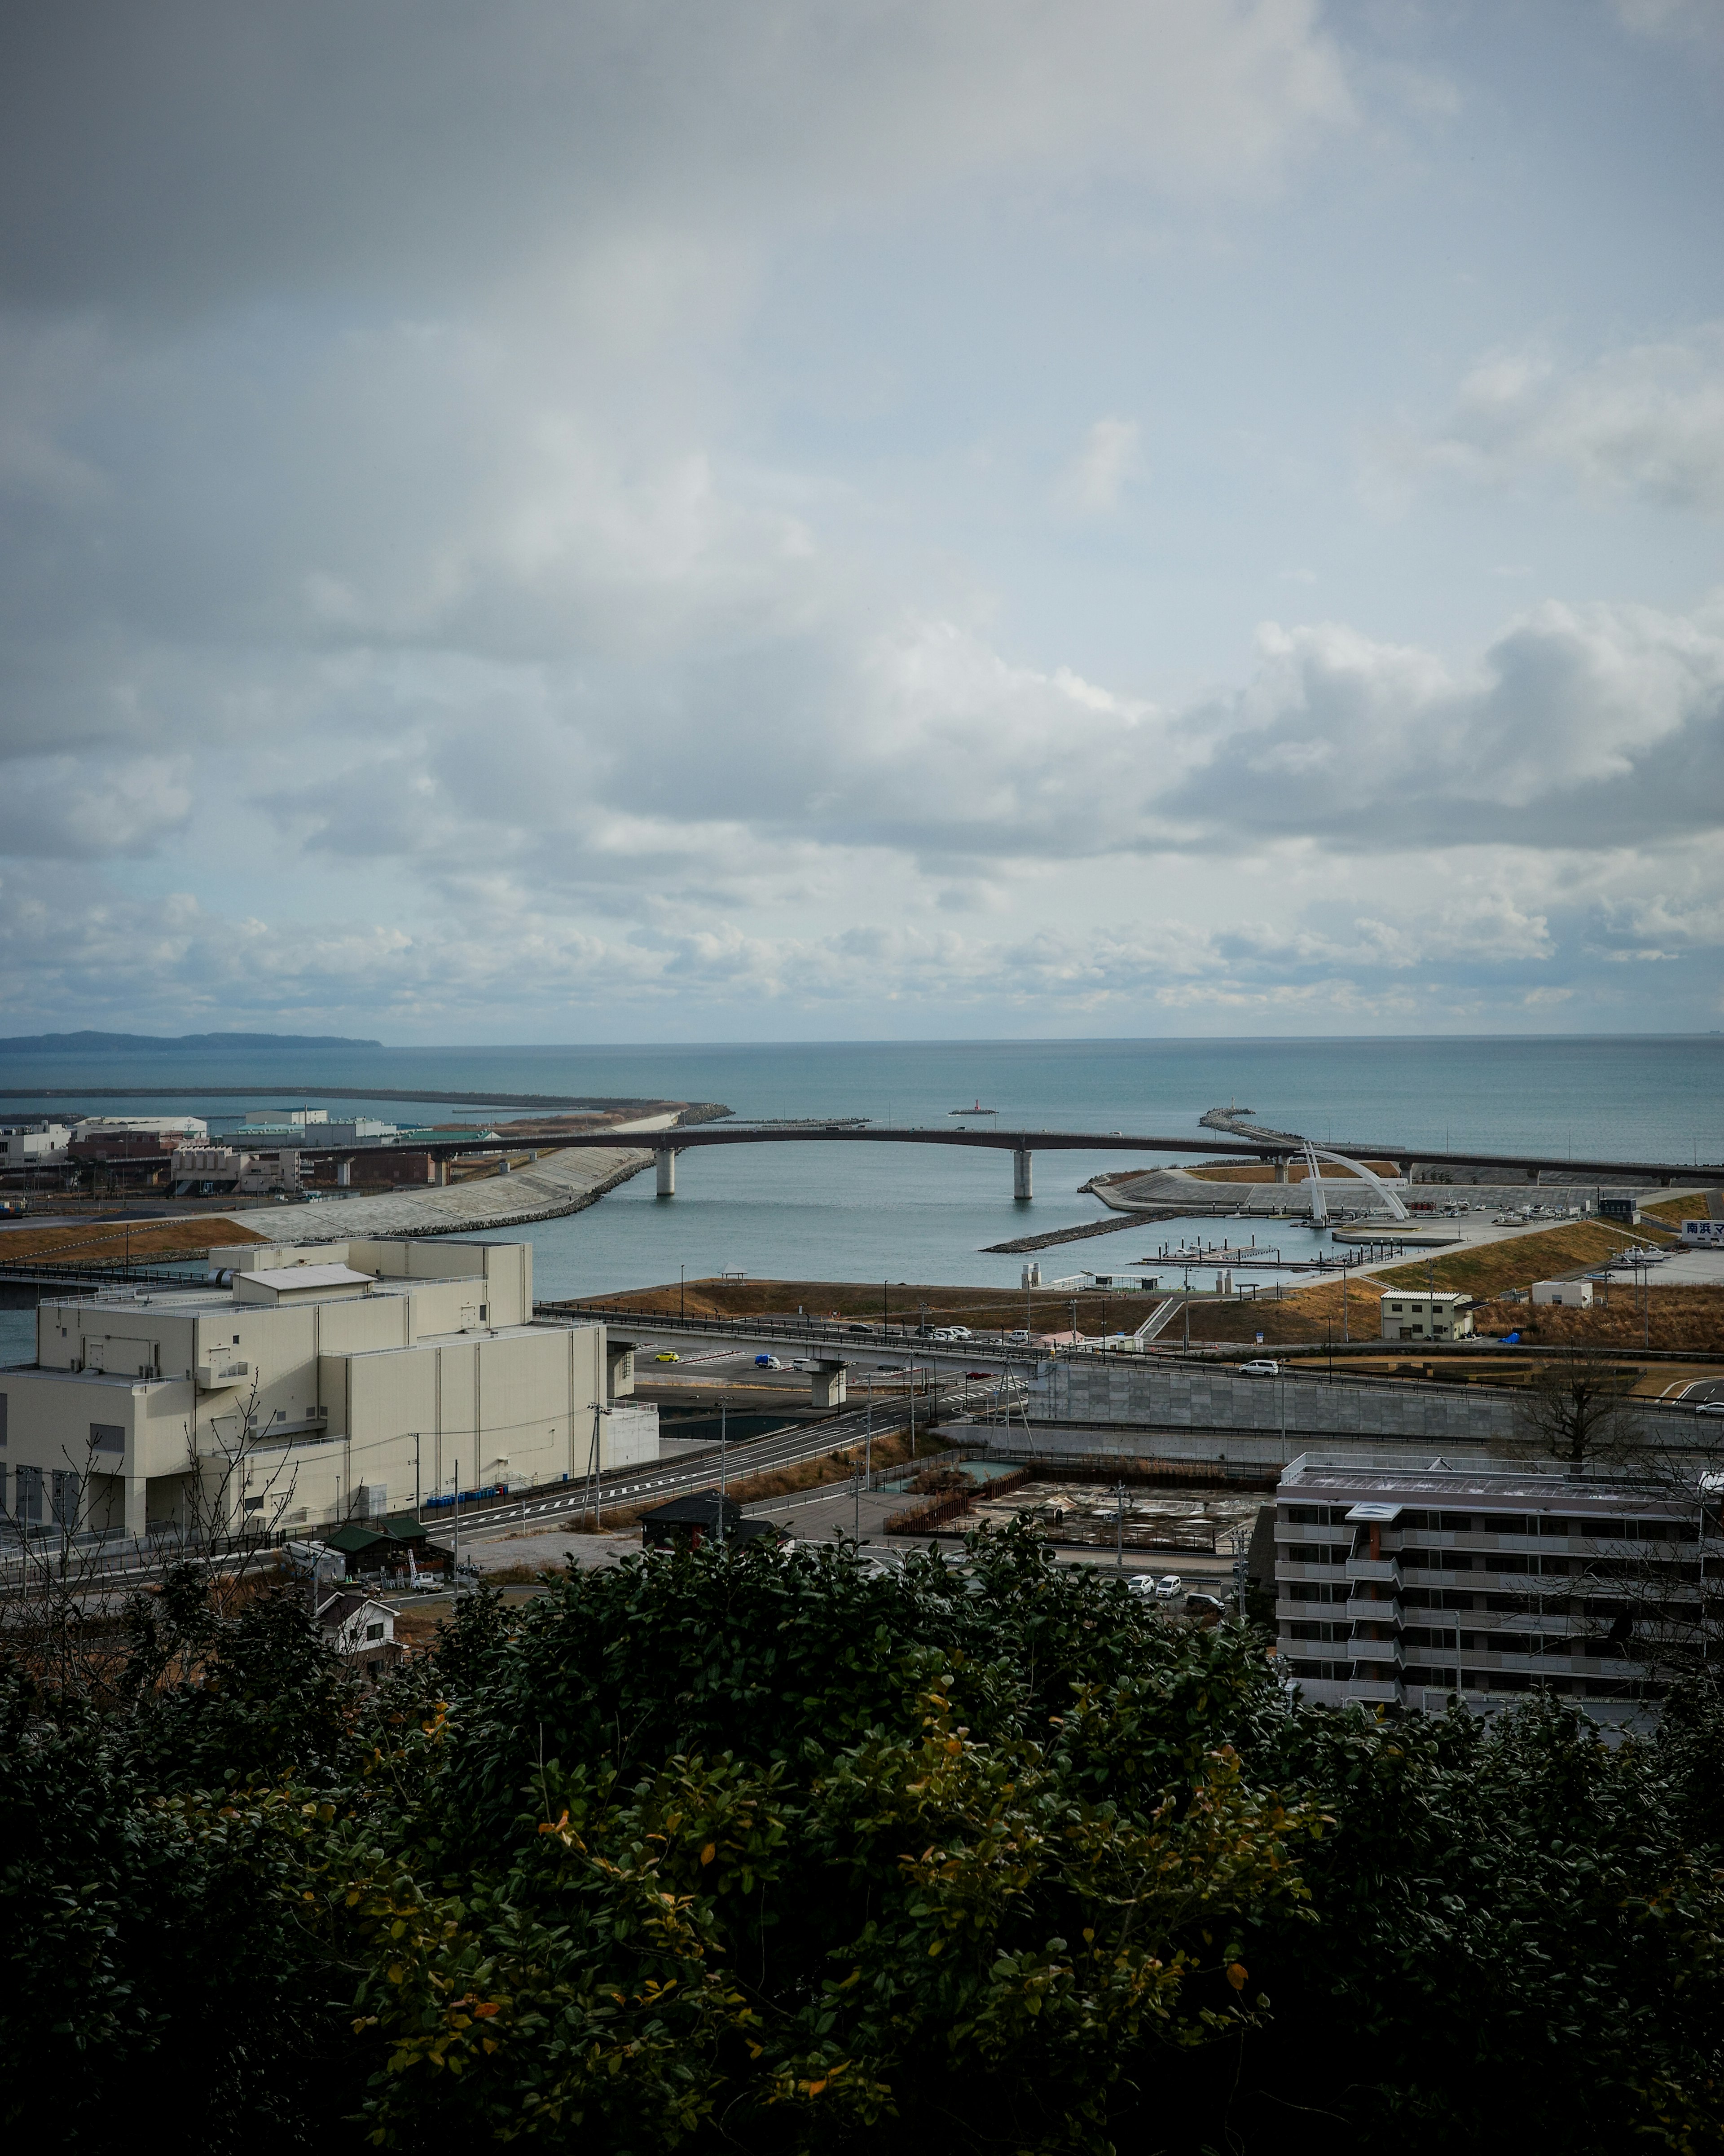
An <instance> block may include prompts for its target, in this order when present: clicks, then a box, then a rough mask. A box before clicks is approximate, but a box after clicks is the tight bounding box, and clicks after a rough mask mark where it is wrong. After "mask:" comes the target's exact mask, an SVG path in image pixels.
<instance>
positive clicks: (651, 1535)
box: [640, 1490, 780, 1549]
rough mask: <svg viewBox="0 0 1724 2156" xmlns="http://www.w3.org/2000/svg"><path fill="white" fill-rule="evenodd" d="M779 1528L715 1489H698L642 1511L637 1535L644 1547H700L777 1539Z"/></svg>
mask: <svg viewBox="0 0 1724 2156" xmlns="http://www.w3.org/2000/svg"><path fill="white" fill-rule="evenodd" d="M779 1538H780V1530H779V1529H778V1528H777V1527H774V1526H773V1524H772V1522H771V1521H770V1520H751V1519H750V1518H749V1517H748V1516H747V1513H745V1512H744V1511H743V1510H742V1507H741V1506H740V1505H739V1504H737V1503H736V1502H735V1501H734V1500H732V1499H731V1498H729V1497H721V1496H720V1495H719V1494H718V1492H717V1491H716V1490H697V1491H693V1492H692V1493H691V1494H690V1496H686V1497H673V1498H672V1499H671V1500H670V1503H669V1504H668V1505H659V1506H657V1507H654V1510H653V1511H652V1512H644V1513H643V1514H642V1515H641V1521H640V1539H641V1543H642V1546H643V1548H646V1549H699V1548H701V1547H702V1545H703V1544H706V1543H717V1542H720V1541H723V1542H726V1543H752V1542H760V1541H763V1540H771V1541H774V1542H776V1541H777V1540H778V1539H779Z"/></svg>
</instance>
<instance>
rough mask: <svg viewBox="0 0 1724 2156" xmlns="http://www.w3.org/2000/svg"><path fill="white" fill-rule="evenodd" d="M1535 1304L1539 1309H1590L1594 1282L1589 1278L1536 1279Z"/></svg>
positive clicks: (1534, 1289)
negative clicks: (1565, 1279) (1564, 1279)
mask: <svg viewBox="0 0 1724 2156" xmlns="http://www.w3.org/2000/svg"><path fill="white" fill-rule="evenodd" d="M1531 1293H1532V1302H1533V1306H1534V1308H1535V1309H1539V1310H1590V1309H1591V1308H1592V1306H1593V1283H1592V1282H1591V1281H1589V1280H1567V1281H1562V1280H1559V1281H1533V1283H1532V1290H1531Z"/></svg>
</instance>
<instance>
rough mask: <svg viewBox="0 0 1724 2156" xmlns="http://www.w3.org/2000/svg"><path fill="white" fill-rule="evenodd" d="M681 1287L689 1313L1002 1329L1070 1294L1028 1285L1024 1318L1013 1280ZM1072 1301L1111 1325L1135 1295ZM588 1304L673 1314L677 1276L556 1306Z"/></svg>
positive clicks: (1088, 1318) (1041, 1316)
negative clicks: (1009, 1284)
mask: <svg viewBox="0 0 1724 2156" xmlns="http://www.w3.org/2000/svg"><path fill="white" fill-rule="evenodd" d="M1146 1232H1147V1231H1146ZM682 1293H683V1297H684V1300H683V1301H682V1304H681V1307H682V1308H683V1309H684V1310H685V1311H686V1312H687V1314H688V1315H689V1316H690V1317H790V1318H794V1317H795V1316H796V1314H797V1312H798V1311H805V1312H807V1314H808V1316H809V1317H815V1318H819V1319H822V1320H824V1321H827V1322H829V1321H830V1320H831V1319H833V1318H834V1317H836V1318H839V1319H841V1320H844V1321H848V1322H851V1323H857V1324H870V1325H878V1324H879V1323H880V1322H881V1318H882V1316H883V1315H884V1316H885V1318H886V1319H887V1321H888V1322H890V1324H891V1325H893V1326H894V1327H897V1326H903V1325H907V1326H912V1327H913V1326H916V1325H918V1324H921V1322H923V1318H922V1313H923V1312H926V1322H927V1323H928V1324H930V1325H968V1326H971V1327H973V1328H975V1329H976V1330H977V1331H978V1332H979V1331H981V1330H983V1329H984V1328H986V1329H987V1330H988V1331H990V1332H993V1331H995V1330H998V1329H999V1328H1001V1327H1004V1328H1005V1329H1007V1330H1008V1331H1009V1330H1011V1329H1012V1328H1013V1327H1018V1326H1022V1325H1024V1324H1026V1323H1027V1324H1029V1325H1030V1326H1032V1327H1034V1329H1035V1330H1036V1331H1037V1332H1056V1331H1063V1330H1064V1329H1065V1327H1068V1326H1070V1323H1071V1306H1072V1302H1073V1300H1074V1298H1073V1297H1072V1296H1070V1295H1067V1294H1060V1295H1051V1294H1049V1292H1048V1291H1046V1290H1039V1291H1034V1293H1033V1294H1032V1296H1031V1297H1030V1298H1029V1313H1030V1314H1029V1317H1028V1318H1027V1319H1026V1317H1025V1316H1024V1311H1025V1303H1026V1298H1025V1296H1024V1291H1023V1290H1022V1289H1021V1288H1014V1287H1013V1288H1005V1287H951V1286H945V1287H925V1286H918V1285H916V1283H914V1282H911V1281H892V1282H890V1285H883V1284H882V1283H881V1282H880V1281H771V1280H751V1281H726V1280H698V1281H688V1282H687V1283H686V1284H685V1287H684V1289H683V1291H682ZM1075 1300H1076V1302H1077V1306H1078V1323H1079V1325H1080V1327H1083V1328H1085V1329H1086V1330H1090V1331H1093V1332H1100V1331H1101V1326H1102V1322H1103V1317H1104V1314H1105V1315H1106V1320H1107V1322H1109V1323H1110V1324H1112V1325H1115V1326H1119V1325H1123V1324H1124V1323H1126V1320H1127V1319H1128V1318H1130V1317H1131V1311H1132V1309H1133V1307H1134V1306H1136V1305H1137V1297H1136V1296H1133V1295H1130V1294H1127V1295H1122V1296H1121V1295H1104V1294H1103V1293H1101V1291H1099V1290H1095V1289H1090V1290H1086V1291H1084V1292H1083V1293H1081V1294H1080V1295H1078V1296H1076V1298H1075ZM595 1305H603V1306H608V1307H610V1308H612V1309H616V1308H619V1307H620V1308H622V1309H624V1310H639V1311H642V1312H652V1313H655V1314H657V1315H658V1316H659V1317H675V1315H676V1312H677V1309H678V1288H677V1283H676V1282H675V1281H671V1282H670V1285H669V1286H666V1287H648V1288H634V1289H630V1290H629V1291H625V1292H624V1293H623V1294H620V1295H609V1296H587V1297H585V1298H583V1299H582V1301H578V1302H571V1303H567V1304H564V1305H562V1306H561V1307H563V1308H566V1309H569V1310H582V1309H586V1308H587V1307H590V1306H595ZM1149 1308H1150V1299H1149V1298H1148V1297H1145V1298H1144V1300H1143V1302H1142V1307H1141V1308H1139V1309H1138V1310H1137V1318H1136V1319H1133V1320H1132V1321H1131V1322H1134V1323H1136V1322H1139V1321H1141V1320H1142V1318H1143V1317H1147V1315H1148V1312H1149Z"/></svg>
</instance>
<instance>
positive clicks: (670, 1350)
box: [653, 1347, 682, 1363]
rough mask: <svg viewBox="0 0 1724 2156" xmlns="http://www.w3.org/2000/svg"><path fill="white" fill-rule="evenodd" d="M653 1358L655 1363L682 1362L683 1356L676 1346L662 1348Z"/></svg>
mask: <svg viewBox="0 0 1724 2156" xmlns="http://www.w3.org/2000/svg"><path fill="white" fill-rule="evenodd" d="M653 1360H654V1362H655V1363H680V1362H681V1360H682V1358H681V1356H680V1355H679V1354H678V1353H677V1352H676V1350H675V1348H674V1347H661V1348H660V1349H659V1352H658V1353H657V1354H656V1355H654V1358H653Z"/></svg>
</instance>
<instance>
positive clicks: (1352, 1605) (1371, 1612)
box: [1341, 1594, 1401, 1625]
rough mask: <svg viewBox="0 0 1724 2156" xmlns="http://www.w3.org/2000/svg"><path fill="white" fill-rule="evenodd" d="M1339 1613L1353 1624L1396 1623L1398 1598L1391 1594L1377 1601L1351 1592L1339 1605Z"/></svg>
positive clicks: (1398, 1621) (1398, 1613) (1399, 1610)
mask: <svg viewBox="0 0 1724 2156" xmlns="http://www.w3.org/2000/svg"><path fill="white" fill-rule="evenodd" d="M1341 1614H1343V1615H1344V1616H1346V1617H1347V1619H1348V1620H1349V1621H1350V1622H1351V1623H1352V1624H1355V1625H1398V1624H1399V1623H1400V1621H1401V1604H1400V1599H1399V1597H1398V1596H1397V1595H1393V1594H1391V1595H1389V1596H1387V1597H1386V1598H1385V1599H1383V1600H1381V1601H1378V1600H1376V1599H1372V1598H1371V1597H1368V1596H1367V1595H1363V1594H1352V1595H1349V1596H1348V1597H1347V1600H1346V1601H1345V1602H1344V1603H1343V1604H1342V1605H1341Z"/></svg>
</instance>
